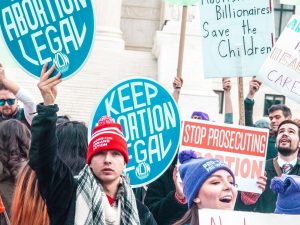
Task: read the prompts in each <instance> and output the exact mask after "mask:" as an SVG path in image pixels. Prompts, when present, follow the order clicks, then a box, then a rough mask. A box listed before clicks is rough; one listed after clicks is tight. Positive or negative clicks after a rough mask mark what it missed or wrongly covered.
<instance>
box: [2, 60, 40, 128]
mask: <svg viewBox="0 0 300 225" xmlns="http://www.w3.org/2000/svg"><path fill="white" fill-rule="evenodd" d="M18 101H21V102H22V103H23V107H24V108H20V107H19V106H18ZM35 109H36V104H35V101H34V99H33V97H32V96H31V95H30V94H29V93H28V92H27V91H25V90H24V89H23V88H20V87H19V86H18V85H17V84H16V83H14V82H13V81H11V80H9V79H8V78H7V77H6V75H5V70H4V67H3V66H2V64H1V63H0V122H1V121H5V120H8V119H17V120H20V121H21V122H22V123H24V124H25V125H26V126H27V127H28V128H30V126H31V122H32V118H33V117H34V115H35V111H36V110H35Z"/></svg>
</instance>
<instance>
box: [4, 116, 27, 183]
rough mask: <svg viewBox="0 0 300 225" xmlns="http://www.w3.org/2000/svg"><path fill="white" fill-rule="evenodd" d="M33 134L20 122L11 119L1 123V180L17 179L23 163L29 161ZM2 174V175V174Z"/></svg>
mask: <svg viewBox="0 0 300 225" xmlns="http://www.w3.org/2000/svg"><path fill="white" fill-rule="evenodd" d="M30 142H31V133H30V131H29V129H28V128H27V127H26V125H24V124H23V123H21V122H20V121H18V120H15V119H10V120H6V121H3V122H1V123H0V162H1V164H2V166H3V171H0V180H4V179H5V178H8V177H12V178H16V176H17V175H18V172H19V169H20V167H21V164H22V162H24V161H26V160H28V154H29V147H30ZM1 172H2V173H1Z"/></svg>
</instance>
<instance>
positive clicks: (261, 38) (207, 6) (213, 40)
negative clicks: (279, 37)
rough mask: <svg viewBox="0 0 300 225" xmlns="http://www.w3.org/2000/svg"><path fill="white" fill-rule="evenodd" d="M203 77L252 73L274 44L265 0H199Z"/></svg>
mask: <svg viewBox="0 0 300 225" xmlns="http://www.w3.org/2000/svg"><path fill="white" fill-rule="evenodd" d="M200 2H201V3H200V17H201V18H200V22H201V33H202V50H203V67H204V77H205V78H211V77H224V76H230V77H234V76H253V74H257V72H258V70H259V68H260V67H261V65H262V63H263V62H264V60H265V58H266V56H267V55H268V53H270V52H271V49H272V45H273V43H274V27H275V26H274V15H273V14H274V13H273V7H272V1H269V0H244V1H236V0H228V1H217V0H201V1H200Z"/></svg>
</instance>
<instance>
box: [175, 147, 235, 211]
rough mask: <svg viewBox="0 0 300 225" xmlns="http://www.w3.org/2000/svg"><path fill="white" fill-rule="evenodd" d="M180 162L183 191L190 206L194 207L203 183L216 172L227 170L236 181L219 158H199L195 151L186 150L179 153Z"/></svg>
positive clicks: (231, 173)
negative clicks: (194, 201)
mask: <svg viewBox="0 0 300 225" xmlns="http://www.w3.org/2000/svg"><path fill="white" fill-rule="evenodd" d="M179 162H180V163H181V165H180V166H179V174H180V177H181V179H182V182H183V193H184V196H185V198H186V200H187V202H188V207H189V208H191V207H192V205H193V200H194V199H195V198H196V196H197V195H198V192H199V190H200V188H201V186H202V185H203V183H204V182H205V181H206V179H207V178H209V177H210V175H212V174H213V173H214V172H216V171H218V170H226V171H227V172H228V173H229V174H230V175H231V176H232V178H233V182H234V183H235V177H234V174H233V172H232V171H231V169H230V168H229V167H228V166H227V165H226V164H225V163H224V162H222V161H220V160H218V159H206V158H197V155H196V154H195V152H194V151H192V150H184V151H181V152H180V153H179Z"/></svg>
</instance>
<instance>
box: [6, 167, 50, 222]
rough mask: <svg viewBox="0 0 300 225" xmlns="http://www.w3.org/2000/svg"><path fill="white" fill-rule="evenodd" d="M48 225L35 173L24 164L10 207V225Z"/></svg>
mask: <svg viewBox="0 0 300 225" xmlns="http://www.w3.org/2000/svg"><path fill="white" fill-rule="evenodd" d="M20 224H23V225H31V224H32V225H35V224H36V225H49V224H50V223H49V218H48V213H47V209H46V205H45V202H44V200H43V199H42V197H41V195H40V193H39V191H38V183H37V179H36V176H35V172H34V171H33V170H32V169H31V168H30V167H29V165H28V164H27V163H26V164H25V165H24V168H23V169H22V170H21V171H20V174H19V175H18V179H17V181H16V188H15V193H14V197H13V201H12V207H11V225H20Z"/></svg>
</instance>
